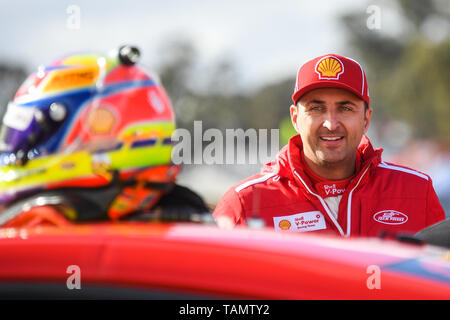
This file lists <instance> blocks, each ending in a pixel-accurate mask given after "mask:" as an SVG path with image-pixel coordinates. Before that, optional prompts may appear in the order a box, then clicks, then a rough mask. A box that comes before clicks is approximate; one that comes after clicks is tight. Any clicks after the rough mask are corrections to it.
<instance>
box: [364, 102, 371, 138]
mask: <svg viewBox="0 0 450 320" xmlns="http://www.w3.org/2000/svg"><path fill="white" fill-rule="evenodd" d="M372 113H373V109H372V108H368V109H367V110H365V111H364V134H366V133H367V130H369V127H370V120H371V119H372Z"/></svg>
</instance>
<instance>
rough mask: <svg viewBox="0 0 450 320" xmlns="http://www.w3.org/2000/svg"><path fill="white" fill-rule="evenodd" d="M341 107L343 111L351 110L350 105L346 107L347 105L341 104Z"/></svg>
mask: <svg viewBox="0 0 450 320" xmlns="http://www.w3.org/2000/svg"><path fill="white" fill-rule="evenodd" d="M341 109H342V110H344V111H352V110H353V109H352V108H351V107H348V106H342V107H341Z"/></svg>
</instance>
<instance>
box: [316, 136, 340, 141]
mask: <svg viewBox="0 0 450 320" xmlns="http://www.w3.org/2000/svg"><path fill="white" fill-rule="evenodd" d="M321 139H323V140H327V141H336V140H339V139H342V137H321Z"/></svg>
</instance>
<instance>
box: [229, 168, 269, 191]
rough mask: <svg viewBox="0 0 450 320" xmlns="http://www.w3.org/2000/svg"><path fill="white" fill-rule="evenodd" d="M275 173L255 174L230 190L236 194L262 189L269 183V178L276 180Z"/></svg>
mask: <svg viewBox="0 0 450 320" xmlns="http://www.w3.org/2000/svg"><path fill="white" fill-rule="evenodd" d="M276 177H277V173H274V172H269V173H257V174H254V175H252V176H250V177H248V178H245V179H244V180H241V181H239V182H238V183H237V184H235V185H234V186H233V187H232V189H233V190H234V191H235V192H237V193H245V192H248V191H251V190H252V189H253V188H255V187H264V186H265V185H267V184H268V183H270V182H271V178H275V180H276Z"/></svg>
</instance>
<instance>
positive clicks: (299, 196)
mask: <svg viewBox="0 0 450 320" xmlns="http://www.w3.org/2000/svg"><path fill="white" fill-rule="evenodd" d="M292 100H293V102H294V105H292V106H291V107H290V115H291V120H292V124H293V126H294V128H295V130H296V131H297V132H298V133H299V134H298V135H296V136H294V137H292V138H291V139H290V141H289V143H288V145H286V146H284V147H283V148H282V149H281V150H280V152H279V154H278V155H277V158H276V160H275V161H273V162H271V163H268V164H266V165H265V166H264V168H263V170H262V171H261V173H260V174H256V175H254V176H252V177H249V178H248V179H245V180H244V181H242V182H240V183H238V184H237V185H235V186H233V187H232V188H231V189H229V190H228V191H227V192H226V193H225V195H224V196H223V197H222V199H221V200H220V202H219V203H218V205H217V207H216V208H215V210H214V213H213V215H214V218H215V219H216V221H217V223H218V225H219V226H220V227H233V226H235V225H246V221H247V219H249V218H253V217H257V218H261V219H263V220H264V222H265V224H266V226H270V227H274V228H275V229H276V230H290V231H297V232H307V231H320V232H330V231H334V232H336V233H337V234H339V235H341V236H352V235H363V236H378V235H379V233H380V232H382V231H390V232H394V233H396V232H411V233H415V232H417V231H419V230H421V229H423V228H425V227H427V226H429V225H431V224H434V223H436V222H438V221H440V220H443V219H444V218H445V213H444V210H443V209H442V206H441V204H440V203H439V199H438V197H437V195H436V193H435V191H434V189H433V186H432V182H431V178H430V177H429V176H428V175H426V174H424V173H421V172H418V171H415V170H412V169H409V168H406V167H402V166H398V165H394V164H390V163H386V162H383V161H382V159H381V153H382V149H374V148H373V147H372V145H371V143H370V141H369V139H368V138H367V137H366V135H365V134H366V132H367V130H368V129H369V125H370V120H371V116H372V112H373V110H372V109H371V108H370V100H369V88H368V86H367V80H366V75H365V73H364V70H363V69H362V67H361V65H360V64H359V63H358V62H356V61H354V60H352V59H350V58H347V57H343V56H340V55H336V54H329V55H325V56H320V57H317V58H315V59H312V60H310V61H308V62H306V63H305V64H304V65H303V66H302V67H301V68H300V70H299V72H298V75H297V81H296V85H295V90H294V94H293V96H292Z"/></svg>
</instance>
